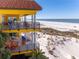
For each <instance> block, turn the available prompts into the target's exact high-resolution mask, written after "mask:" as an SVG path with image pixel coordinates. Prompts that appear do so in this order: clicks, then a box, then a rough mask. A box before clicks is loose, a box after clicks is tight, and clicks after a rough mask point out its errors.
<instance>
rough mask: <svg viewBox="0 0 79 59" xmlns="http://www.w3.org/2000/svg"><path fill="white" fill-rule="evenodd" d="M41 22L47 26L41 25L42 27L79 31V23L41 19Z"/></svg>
mask: <svg viewBox="0 0 79 59" xmlns="http://www.w3.org/2000/svg"><path fill="white" fill-rule="evenodd" d="M39 22H40V23H41V24H43V25H45V26H41V27H42V28H43V27H44V28H45V27H46V28H47V27H48V28H54V29H56V30H60V31H73V30H77V31H79V24H78V23H64V22H51V21H49V22H48V21H39Z"/></svg>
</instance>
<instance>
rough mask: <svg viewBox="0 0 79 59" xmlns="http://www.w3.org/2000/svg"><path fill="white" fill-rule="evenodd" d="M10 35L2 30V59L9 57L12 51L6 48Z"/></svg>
mask: <svg viewBox="0 0 79 59" xmlns="http://www.w3.org/2000/svg"><path fill="white" fill-rule="evenodd" d="M7 37H8V35H7V34H6V33H3V32H0V59H9V58H10V55H11V53H10V51H9V50H8V49H6V48H5V42H6V39H7Z"/></svg>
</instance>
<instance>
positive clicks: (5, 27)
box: [0, 22, 40, 33]
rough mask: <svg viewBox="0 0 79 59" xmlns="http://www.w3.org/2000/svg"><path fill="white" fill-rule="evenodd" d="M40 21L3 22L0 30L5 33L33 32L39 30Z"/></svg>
mask: <svg viewBox="0 0 79 59" xmlns="http://www.w3.org/2000/svg"><path fill="white" fill-rule="evenodd" d="M39 29H40V23H39V22H36V23H35V24H33V23H31V22H13V24H9V23H5V22H4V23H3V24H1V25H0V30H1V31H2V32H6V33H12V32H16V33H18V32H34V31H39Z"/></svg>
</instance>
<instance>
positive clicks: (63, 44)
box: [37, 21, 79, 59]
mask: <svg viewBox="0 0 79 59" xmlns="http://www.w3.org/2000/svg"><path fill="white" fill-rule="evenodd" d="M40 24H41V26H40V27H41V28H45V29H44V30H45V31H46V29H47V28H49V29H50V28H51V29H54V30H57V31H58V33H59V32H60V33H61V34H62V32H65V33H66V32H67V34H69V33H70V32H71V34H75V32H78V31H79V24H78V23H64V22H50V21H49V22H48V21H40ZM48 32H49V30H48ZM68 32H69V33H68ZM49 33H52V34H53V35H50V34H48V33H46V32H38V33H37V34H38V35H37V42H39V44H40V49H41V50H42V52H45V53H44V55H45V56H46V57H48V58H49V59H79V53H78V51H79V50H78V49H79V38H77V37H75V36H72V35H71V34H69V35H71V36H67V34H66V35H59V34H54V33H53V32H49ZM55 33H57V32H55ZM78 34H79V33H77V34H76V35H78Z"/></svg>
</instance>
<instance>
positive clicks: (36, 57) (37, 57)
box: [30, 50, 48, 59]
mask: <svg viewBox="0 0 79 59" xmlns="http://www.w3.org/2000/svg"><path fill="white" fill-rule="evenodd" d="M30 59H48V58H47V57H46V56H44V52H42V50H38V51H34V52H33V55H32V57H31V58H30Z"/></svg>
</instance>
